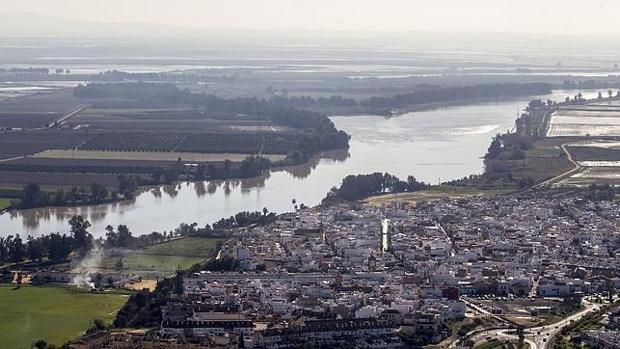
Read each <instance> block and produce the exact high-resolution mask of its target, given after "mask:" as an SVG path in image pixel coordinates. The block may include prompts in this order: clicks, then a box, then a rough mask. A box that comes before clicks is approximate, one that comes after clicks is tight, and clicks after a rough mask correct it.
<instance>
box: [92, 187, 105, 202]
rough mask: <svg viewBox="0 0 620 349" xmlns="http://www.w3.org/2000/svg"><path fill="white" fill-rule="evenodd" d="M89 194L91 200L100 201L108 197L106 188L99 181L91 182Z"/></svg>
mask: <svg viewBox="0 0 620 349" xmlns="http://www.w3.org/2000/svg"><path fill="white" fill-rule="evenodd" d="M90 196H91V199H92V200H93V201H95V202H100V201H102V200H104V199H105V198H107V197H108V190H107V189H106V187H105V186H103V185H101V184H99V183H93V184H91V185H90Z"/></svg>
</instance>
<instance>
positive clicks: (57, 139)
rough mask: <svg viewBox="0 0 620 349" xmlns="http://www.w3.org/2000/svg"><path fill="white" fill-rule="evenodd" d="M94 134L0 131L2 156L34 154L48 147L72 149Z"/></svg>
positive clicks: (0, 151) (50, 131) (0, 154)
mask: <svg viewBox="0 0 620 349" xmlns="http://www.w3.org/2000/svg"><path fill="white" fill-rule="evenodd" d="M91 137H92V135H89V134H87V133H84V132H71V131H60V130H46V131H28V132H0V156H1V157H2V158H4V159H7V158H13V157H19V156H25V155H32V154H36V153H39V152H42V151H44V150H47V149H72V148H75V147H77V146H79V145H80V144H82V143H84V142H86V141H88V140H89V139H90V138H91Z"/></svg>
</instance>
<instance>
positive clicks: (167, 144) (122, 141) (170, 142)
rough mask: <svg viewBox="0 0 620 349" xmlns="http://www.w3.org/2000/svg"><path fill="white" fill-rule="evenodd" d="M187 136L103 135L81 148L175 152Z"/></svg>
mask: <svg viewBox="0 0 620 349" xmlns="http://www.w3.org/2000/svg"><path fill="white" fill-rule="evenodd" d="M185 137H186V136H185V135H183V134H179V133H168V132H156V133H146V132H131V133H124V132H117V133H101V134H98V135H96V136H94V137H93V138H92V139H91V140H89V141H88V142H86V143H85V144H83V145H81V146H80V149H82V150H108V151H153V152H157V151H161V152H169V151H173V150H174V149H175V148H176V147H177V146H178V145H179V143H181V142H182V141H183V139H184V138H185Z"/></svg>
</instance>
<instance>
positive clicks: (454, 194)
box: [364, 185, 510, 206]
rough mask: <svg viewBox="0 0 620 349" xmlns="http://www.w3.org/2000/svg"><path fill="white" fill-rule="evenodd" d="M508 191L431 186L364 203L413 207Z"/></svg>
mask: <svg viewBox="0 0 620 349" xmlns="http://www.w3.org/2000/svg"><path fill="white" fill-rule="evenodd" d="M509 192H510V190H482V189H476V188H470V187H457V186H447V185H442V186H433V187H431V188H430V189H427V190H422V191H418V192H413V193H398V194H386V195H379V196H372V197H369V198H366V199H364V202H366V203H369V204H372V205H375V206H382V205H386V204H389V203H392V202H408V203H410V204H413V205H415V204H416V203H418V202H423V201H432V200H440V199H444V198H450V199H461V198H467V197H472V196H477V195H500V194H506V193H509Z"/></svg>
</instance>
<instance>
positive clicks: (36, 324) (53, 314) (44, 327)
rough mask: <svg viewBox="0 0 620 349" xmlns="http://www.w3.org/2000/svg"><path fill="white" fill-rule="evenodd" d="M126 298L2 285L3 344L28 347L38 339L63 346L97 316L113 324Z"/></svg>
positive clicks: (0, 344) (0, 341)
mask: <svg viewBox="0 0 620 349" xmlns="http://www.w3.org/2000/svg"><path fill="white" fill-rule="evenodd" d="M127 297H128V296H127V295H119V294H95V293H89V292H81V291H72V290H70V289H67V288H62V287H22V288H19V289H16V290H14V289H13V288H12V287H10V286H0V333H2V335H1V336H0V347H1V348H7V349H11V348H27V347H30V345H31V344H32V343H33V342H35V341H36V340H38V339H44V340H45V341H47V342H48V343H53V344H56V345H62V344H64V343H65V342H66V341H68V340H71V339H73V338H75V337H77V336H79V335H80V334H81V333H83V332H84V331H85V330H86V329H87V328H88V326H89V323H90V321H92V320H93V319H95V318H100V319H102V320H104V321H106V322H107V323H110V322H111V321H112V320H113V319H114V316H115V314H116V312H117V311H118V310H119V309H120V307H121V306H122V305H123V304H124V303H125V302H126V300H127Z"/></svg>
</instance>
